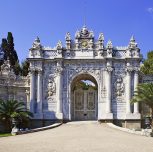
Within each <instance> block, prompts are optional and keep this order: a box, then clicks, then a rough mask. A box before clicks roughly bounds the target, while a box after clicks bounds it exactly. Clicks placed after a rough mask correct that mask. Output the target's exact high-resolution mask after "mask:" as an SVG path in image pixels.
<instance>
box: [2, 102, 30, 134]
mask: <svg viewBox="0 0 153 152" xmlns="http://www.w3.org/2000/svg"><path fill="white" fill-rule="evenodd" d="M32 116H33V114H32V113H31V112H30V111H28V110H27V109H26V106H25V104H24V102H18V101H17V100H7V101H3V100H1V101H0V120H1V121H2V122H3V124H4V125H5V128H6V131H11V127H12V118H14V117H15V118H16V119H17V120H18V121H20V122H21V121H24V120H27V119H29V118H30V117H32Z"/></svg>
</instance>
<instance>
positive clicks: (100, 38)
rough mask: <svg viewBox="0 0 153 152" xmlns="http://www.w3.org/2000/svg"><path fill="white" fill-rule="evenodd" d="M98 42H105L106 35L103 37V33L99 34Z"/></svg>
mask: <svg viewBox="0 0 153 152" xmlns="http://www.w3.org/2000/svg"><path fill="white" fill-rule="evenodd" d="M98 40H99V41H104V35H103V33H100V34H99V37H98Z"/></svg>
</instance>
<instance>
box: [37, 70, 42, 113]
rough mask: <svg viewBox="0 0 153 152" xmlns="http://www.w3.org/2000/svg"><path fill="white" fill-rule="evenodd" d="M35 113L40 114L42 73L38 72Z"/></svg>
mask: <svg viewBox="0 0 153 152" xmlns="http://www.w3.org/2000/svg"><path fill="white" fill-rule="evenodd" d="M37 105H38V106H37V112H38V113H42V71H41V70H40V71H38V79H37Z"/></svg>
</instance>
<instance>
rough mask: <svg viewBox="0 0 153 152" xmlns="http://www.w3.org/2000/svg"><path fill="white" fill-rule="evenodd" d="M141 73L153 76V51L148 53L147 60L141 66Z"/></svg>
mask: <svg viewBox="0 0 153 152" xmlns="http://www.w3.org/2000/svg"><path fill="white" fill-rule="evenodd" d="M141 72H142V73H143V74H153V51H150V52H148V54H147V59H146V60H145V61H144V63H143V65H142V66H141Z"/></svg>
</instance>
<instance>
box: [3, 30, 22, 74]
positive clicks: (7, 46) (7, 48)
mask: <svg viewBox="0 0 153 152" xmlns="http://www.w3.org/2000/svg"><path fill="white" fill-rule="evenodd" d="M1 48H2V51H3V53H4V57H3V62H4V60H7V59H9V60H10V63H11V67H12V68H13V70H14V72H15V74H16V75H18V74H19V73H20V71H19V68H20V67H19V66H20V64H19V60H18V55H17V53H16V50H15V49H14V38H13V35H12V33H11V32H8V36H7V39H6V38H3V39H2V44H1Z"/></svg>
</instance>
